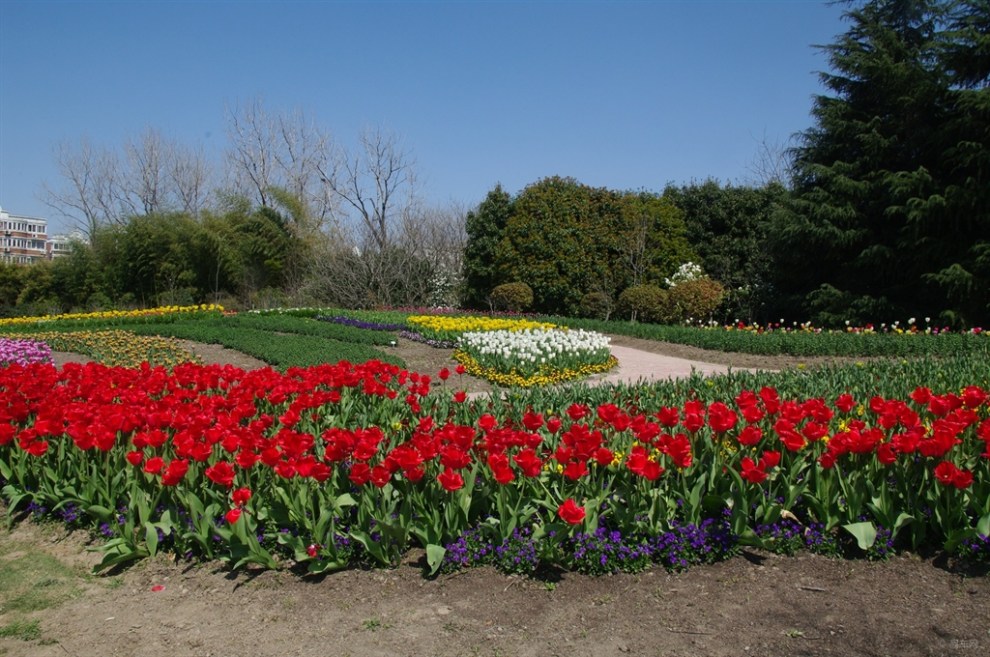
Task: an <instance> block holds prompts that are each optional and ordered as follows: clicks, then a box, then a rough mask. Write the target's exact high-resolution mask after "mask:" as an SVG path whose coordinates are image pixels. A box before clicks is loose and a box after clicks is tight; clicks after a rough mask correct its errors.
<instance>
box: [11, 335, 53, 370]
mask: <svg viewBox="0 0 990 657" xmlns="http://www.w3.org/2000/svg"><path fill="white" fill-rule="evenodd" d="M50 362H52V350H51V348H50V347H49V346H48V345H47V344H45V343H44V342H42V341H41V340H28V339H11V338H0V366H3V365H9V364H11V363H16V364H18V365H28V364H30V363H50Z"/></svg>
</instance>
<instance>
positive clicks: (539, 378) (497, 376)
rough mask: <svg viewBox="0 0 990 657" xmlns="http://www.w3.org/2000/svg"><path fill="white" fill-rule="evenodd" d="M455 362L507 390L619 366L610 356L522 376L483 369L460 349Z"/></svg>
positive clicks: (576, 377) (573, 378) (582, 376)
mask: <svg viewBox="0 0 990 657" xmlns="http://www.w3.org/2000/svg"><path fill="white" fill-rule="evenodd" d="M454 360H456V361H457V362H459V363H460V364H461V365H463V366H464V371H465V372H466V373H467V374H470V375H471V376H475V377H478V378H479V379H485V380H486V381H488V382H490V383H494V384H495V385H499V386H503V387H506V388H531V387H534V386H552V385H558V384H561V383H567V382H568V381H574V380H575V379H582V378H585V377H588V376H592V375H594V374H601V373H603V372H608V371H609V370H611V369H612V368H614V367H616V366H617V365H618V364H619V361H618V359H617V358H616V357H615V356H609V357H608V359H607V360H606V361H604V362H602V363H589V364H587V365H582V366H581V367H579V368H577V369H561V368H553V367H547V368H546V370H548V371H546V372H541V373H539V374H534V375H532V376H522V375H521V374H518V373H517V372H516V371H515V370H512V371H511V372H501V371H499V370H497V369H495V368H491V367H483V366H482V365H481V364H480V363H479V362H478V361H476V360H475V359H474V358H472V357H471V355H470V354H469V353H467V352H466V351H464V350H461V349H458V350H456V351H455V352H454Z"/></svg>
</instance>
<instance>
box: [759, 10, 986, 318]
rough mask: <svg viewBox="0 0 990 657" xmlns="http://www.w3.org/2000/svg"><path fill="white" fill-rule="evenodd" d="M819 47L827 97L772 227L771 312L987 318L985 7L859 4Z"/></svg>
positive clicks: (819, 100) (817, 105)
mask: <svg viewBox="0 0 990 657" xmlns="http://www.w3.org/2000/svg"><path fill="white" fill-rule="evenodd" d="M859 4H860V6H857V7H855V8H853V9H850V10H849V11H847V12H846V17H847V18H848V20H849V22H850V23H851V27H850V29H849V30H848V31H847V32H846V33H845V34H844V35H842V36H841V37H839V39H838V40H837V41H836V42H835V43H834V44H832V45H829V46H826V47H825V48H824V50H825V52H826V53H827V54H828V55H829V62H830V64H831V67H832V69H833V72H832V73H826V74H823V75H822V80H823V82H824V84H825V86H826V87H827V89H828V90H829V92H830V94H831V95H828V96H820V97H818V98H817V99H816V101H815V106H814V109H813V114H814V117H815V120H816V124H817V125H816V127H814V128H812V129H810V130H808V131H806V132H805V133H804V134H803V135H802V138H801V143H800V145H799V146H798V148H797V149H796V150H795V156H796V158H795V170H796V178H795V192H794V196H793V199H792V200H791V202H789V203H788V204H787V205H786V208H785V210H784V211H783V212H781V213H779V215H778V216H777V218H776V220H775V230H774V231H773V234H774V235H775V242H776V243H775V247H774V250H775V253H776V258H777V261H778V266H777V270H776V283H777V285H778V287H779V289H780V291H781V292H782V295H781V297H780V299H781V302H782V303H781V306H780V308H779V310H778V312H775V313H774V314H775V315H778V316H779V315H781V314H789V315H791V316H800V317H802V318H808V319H811V320H813V321H815V322H816V323H818V324H823V323H835V322H836V321H837V320H846V319H848V320H852V321H853V322H855V323H865V322H867V321H872V322H875V323H879V322H880V321H883V320H884V319H887V318H889V317H896V316H904V317H906V316H911V315H921V314H927V315H938V314H941V316H942V317H943V318H944V319H947V320H950V321H952V322H953V323H954V324H956V325H959V326H972V325H979V324H981V323H985V322H987V320H988V319H990V258H988V257H987V254H988V253H990V237H988V236H990V223H988V222H990V214H988V213H987V211H986V208H987V207H988V202H990V191H988V190H990V180H988V176H990V173H988V172H990V167H988V166H987V164H988V163H990V130H988V127H990V111H988V110H990V87H988V86H987V84H986V82H987V80H988V79H990V66H988V64H987V58H986V55H985V47H986V41H987V38H986V33H985V31H984V32H982V33H981V26H982V27H984V28H985V27H986V18H985V16H986V10H987V3H986V2H985V1H981V2H973V1H969V2H948V1H945V0H942V1H937V0H913V1H911V2H902V1H899V0H871V1H869V2H863V3H859Z"/></svg>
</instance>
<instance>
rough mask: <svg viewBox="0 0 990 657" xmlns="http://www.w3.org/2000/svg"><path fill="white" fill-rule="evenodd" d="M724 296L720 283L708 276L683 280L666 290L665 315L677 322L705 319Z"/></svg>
mask: <svg viewBox="0 0 990 657" xmlns="http://www.w3.org/2000/svg"><path fill="white" fill-rule="evenodd" d="M724 297H725V288H724V287H723V286H722V284H721V283H719V282H718V281H714V280H712V279H711V278H709V277H708V276H702V277H701V278H696V279H693V280H690V281H683V282H681V283H678V284H677V285H675V286H673V287H672V288H670V289H669V290H667V304H668V307H669V311H668V312H667V315H668V316H669V317H672V318H673V319H674V321H677V322H683V321H685V320H689V319H693V320H695V321H707V320H709V319H711V317H712V315H713V314H714V312H715V309H716V308H718V307H719V305H720V304H721V303H722V299H723V298H724Z"/></svg>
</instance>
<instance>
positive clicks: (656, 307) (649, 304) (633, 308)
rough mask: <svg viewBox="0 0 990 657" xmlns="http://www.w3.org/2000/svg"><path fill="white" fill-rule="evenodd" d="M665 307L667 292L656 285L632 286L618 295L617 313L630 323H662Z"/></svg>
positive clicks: (666, 304)
mask: <svg viewBox="0 0 990 657" xmlns="http://www.w3.org/2000/svg"><path fill="white" fill-rule="evenodd" d="M667 306H668V300H667V291H666V290H664V289H662V288H660V287H657V286H656V285H633V286H632V287H627V288H626V289H625V290H623V291H622V294H620V295H619V312H620V313H621V314H623V315H628V316H629V320H630V321H637V320H638V321H640V322H649V323H654V324H659V323H662V322H664V321H665V320H666V316H665V315H666V308H667Z"/></svg>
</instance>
